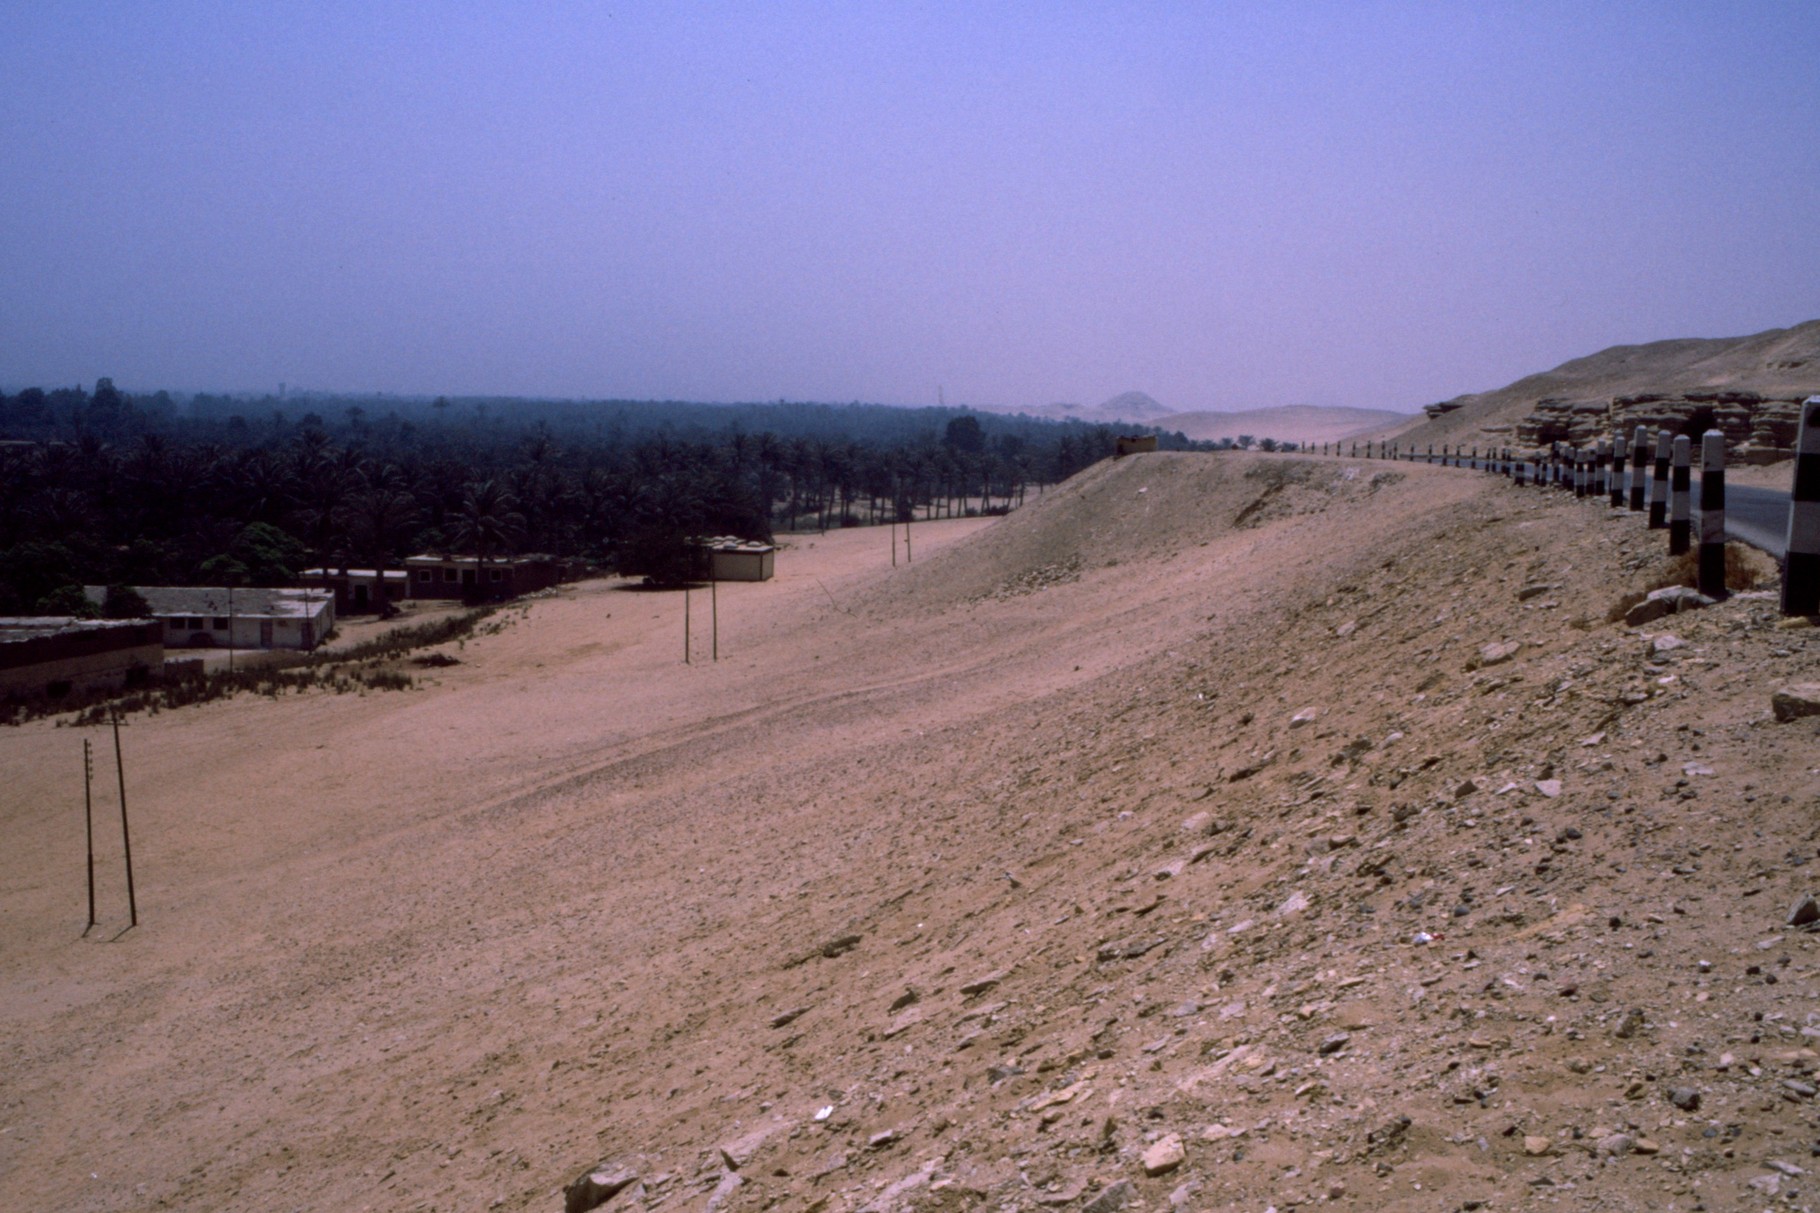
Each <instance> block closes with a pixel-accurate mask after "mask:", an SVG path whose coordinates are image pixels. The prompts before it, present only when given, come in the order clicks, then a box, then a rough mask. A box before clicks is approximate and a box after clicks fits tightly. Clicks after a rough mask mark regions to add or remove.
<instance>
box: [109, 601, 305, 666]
mask: <svg viewBox="0 0 1820 1213" xmlns="http://www.w3.org/2000/svg"><path fill="white" fill-rule="evenodd" d="M133 589H135V590H136V591H138V593H139V596H140V597H142V598H144V599H145V601H146V605H147V606H149V607H150V608H151V611H152V618H154V619H156V620H157V621H158V622H159V624H160V625H161V626H162V627H163V628H164V643H165V647H167V648H173V649H180V648H195V649H298V650H301V651H303V652H306V653H307V652H309V651H310V650H311V649H314V648H315V647H316V646H317V645H319V644H321V643H322V641H323V639H324V638H325V637H326V636H327V635H328V634H329V632H330V631H331V630H333V628H334V627H335V595H334V594H333V593H331V592H330V591H328V590H316V589H265V588H259V587H251V588H240V587H235V588H232V589H230V588H228V587H227V586H175V585H136V586H134V587H133ZM84 590H85V592H86V593H87V594H88V596H89V599H90V600H91V601H93V602H96V603H99V602H100V601H101V600H102V597H103V596H104V595H105V593H106V590H105V589H104V588H103V587H101V586H94V585H91V586H85V587H84Z"/></svg>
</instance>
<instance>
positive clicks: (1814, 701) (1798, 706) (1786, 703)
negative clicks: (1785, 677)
mask: <svg viewBox="0 0 1820 1213" xmlns="http://www.w3.org/2000/svg"><path fill="white" fill-rule="evenodd" d="M1769 706H1770V711H1772V712H1774V713H1775V714H1776V719H1777V720H1781V721H1789V720H1799V719H1800V718H1801V717H1803V716H1820V682H1797V683H1793V684H1791V685H1789V686H1785V687H1782V688H1780V689H1778V690H1777V691H1776V693H1775V694H1773V695H1771V696H1770V697H1769Z"/></svg>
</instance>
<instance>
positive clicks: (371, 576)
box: [298, 569, 410, 615]
mask: <svg viewBox="0 0 1820 1213" xmlns="http://www.w3.org/2000/svg"><path fill="white" fill-rule="evenodd" d="M298 580H299V581H301V582H302V583H303V584H304V585H307V586H314V587H316V588H318V589H324V590H333V591H335V610H336V611H337V612H338V613H340V614H343V615H347V614H360V613H362V612H365V611H383V610H384V609H385V606H386V604H388V603H399V602H403V601H404V600H405V597H406V596H407V594H408V593H409V591H410V579H409V574H407V573H406V572H405V570H403V569H383V570H381V569H305V570H303V575H302V576H301V577H299V578H298Z"/></svg>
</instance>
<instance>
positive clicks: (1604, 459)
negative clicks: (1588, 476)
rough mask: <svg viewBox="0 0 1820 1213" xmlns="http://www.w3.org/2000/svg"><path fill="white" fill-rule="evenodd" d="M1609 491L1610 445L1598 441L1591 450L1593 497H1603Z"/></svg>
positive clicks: (1602, 440)
mask: <svg viewBox="0 0 1820 1213" xmlns="http://www.w3.org/2000/svg"><path fill="white" fill-rule="evenodd" d="M1610 489H1611V443H1610V442H1608V441H1606V440H1605V439H1603V438H1601V439H1599V443H1598V445H1597V446H1595V447H1594V448H1593V490H1592V491H1593V496H1595V497H1603V496H1605V494H1606V493H1607V492H1609V491H1610Z"/></svg>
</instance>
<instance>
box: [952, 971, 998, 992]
mask: <svg viewBox="0 0 1820 1213" xmlns="http://www.w3.org/2000/svg"><path fill="white" fill-rule="evenodd" d="M1003 980H1005V970H1003V969H1000V970H999V971H998V972H996V973H988V974H986V975H985V976H984V977H975V978H974V979H973V980H972V981H970V982H968V983H967V984H966V985H964V986H962V987H961V993H962V994H964V995H966V996H967V997H968V998H972V997H973V996H974V995H975V994H984V993H985V992H986V991H987V990H990V989H991V988H992V987H993V986H996V985H997V984H998V983H999V982H1001V981H1003Z"/></svg>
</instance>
